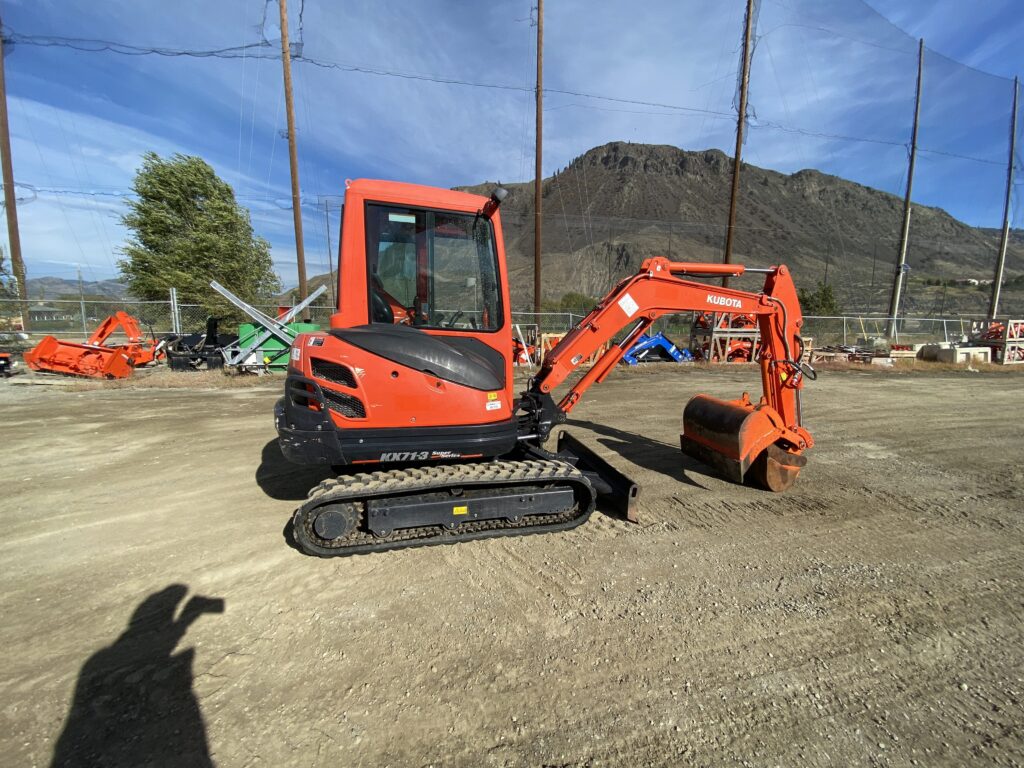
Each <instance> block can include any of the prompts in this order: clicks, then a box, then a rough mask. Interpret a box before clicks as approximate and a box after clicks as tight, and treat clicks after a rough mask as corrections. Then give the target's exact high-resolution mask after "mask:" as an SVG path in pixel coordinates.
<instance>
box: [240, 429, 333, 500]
mask: <svg viewBox="0 0 1024 768" xmlns="http://www.w3.org/2000/svg"><path fill="white" fill-rule="evenodd" d="M328 477H334V472H332V471H331V468H330V467H327V466H319V467H312V466H302V465H300V464H292V463H291V462H290V461H288V459H286V458H285V457H284V454H282V453H281V445H280V443H278V441H277V438H275V439H273V440H271V441H270V442H268V443H267V444H266V445H264V446H263V455H262V458H261V461H260V465H259V467H258V468H257V469H256V482H257V483H258V484H259V486H260V488H262V489H263V492H264V493H265V494H267V496H269V497H270V498H272V499H280V500H282V501H302V500H303V499H305V498H306V495H307V494H308V493H309V492H310V490H311V489H312V488H314V487H315V486H317V485H319V484H320V481H321V480H326V479H327V478H328Z"/></svg>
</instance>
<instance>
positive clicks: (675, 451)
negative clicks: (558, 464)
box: [566, 419, 712, 491]
mask: <svg viewBox="0 0 1024 768" xmlns="http://www.w3.org/2000/svg"><path fill="white" fill-rule="evenodd" d="M566 426H576V427H582V428H583V429H589V430H590V431H592V432H595V433H596V434H598V435H600V437H599V438H598V440H597V442H599V443H600V444H601V445H603V446H605V447H606V448H609V449H611V450H613V451H615V452H616V453H617V454H619V456H621V457H622V458H624V459H626V460H627V461H631V462H632V463H634V464H636V465H637V466H638V467H643V468H644V469H650V470H652V471H654V472H660V473H661V474H663V475H666V476H668V477H671V478H672V479H674V480H678V481H679V482H681V483H686V484H687V485H692V486H694V487H695V488H700V489H701V490H705V491H706V490H707V487H706V486H703V485H701V484H700V483H698V482H697V481H696V480H694V479H693V478H692V477H691V475H699V476H709V477H710V476H712V472H711V470H710V469H709V468H708V467H706V466H704V465H703V464H701V463H700V462H699V461H697V460H696V459H694V458H692V457H690V456H687V455H686V454H685V453H683V452H682V450H681V449H680V448H679V445H678V443H677V444H676V445H669V444H668V443H663V442H661V441H660V440H654V439H653V438H650V437H647V436H646V435H638V434H636V433H635V432H627V431H625V430H622V429H616V428H615V427H609V426H608V425H607V424H596V423H594V422H592V421H581V420H579V419H570V420H569V421H568V422H567V423H566ZM626 474H627V475H628V474H629V473H628V472H627V473H626Z"/></svg>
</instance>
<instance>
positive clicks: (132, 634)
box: [51, 584, 224, 768]
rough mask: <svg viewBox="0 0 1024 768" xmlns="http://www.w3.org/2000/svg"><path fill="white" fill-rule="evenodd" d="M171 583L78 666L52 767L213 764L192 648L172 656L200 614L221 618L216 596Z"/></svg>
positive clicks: (222, 605)
mask: <svg viewBox="0 0 1024 768" xmlns="http://www.w3.org/2000/svg"><path fill="white" fill-rule="evenodd" d="M187 593H188V587H186V586H184V585H183V584H172V585H170V586H168V587H165V588H164V589H162V590H160V591H159V592H154V593H153V594H151V595H150V596H149V597H147V598H146V599H145V600H143V601H142V602H141V603H140V604H139V606H138V607H137V608H136V609H135V612H134V613H133V614H132V616H131V619H130V620H129V621H128V627H127V628H126V629H125V631H124V632H123V633H122V634H121V636H120V637H118V638H117V639H116V640H115V641H114V642H113V643H112V644H111V645H108V646H107V647H106V648H103V649H102V650H100V651H97V652H96V653H95V654H93V655H92V656H91V657H90V658H89V660H88V661H86V662H85V664H84V665H83V666H82V670H81V672H80V673H79V675H78V683H77V684H76V685H75V694H74V698H73V699H72V702H71V710H70V712H69V713H68V718H67V721H66V722H65V723H64V729H63V731H62V732H61V734H60V737H59V738H58V739H57V744H56V746H55V747H54V750H53V762H52V764H51V766H52V768H79V767H81V768H85V766H101V765H102V766H109V767H110V768H129V767H132V768H134V766H142V765H145V766H186V765H187V766H213V760H212V759H211V758H210V750H209V746H208V744H207V741H206V726H205V724H204V722H203V715H202V712H200V710H199V701H198V700H197V699H196V695H195V693H194V692H193V690H192V681H193V679H194V676H193V672H192V660H193V657H194V655H195V651H194V649H192V648H189V649H188V650H185V651H182V652H180V653H178V654H175V653H174V648H175V646H176V645H177V644H178V642H179V641H180V640H181V639H182V638H183V637H184V636H185V633H186V632H187V631H188V628H189V626H190V625H191V624H192V622H194V621H195V620H196V619H198V618H199V617H200V616H202V615H203V614H204V613H223V612H224V601H223V600H221V599H219V598H209V597H203V596H201V595H195V596H193V597H192V598H191V599H190V600H189V601H188V602H187V603H185V605H184V607H183V608H182V609H181V612H180V613H178V615H177V617H175V613H176V612H177V609H178V604H179V603H180V602H181V601H182V600H184V599H185V595H186V594H187Z"/></svg>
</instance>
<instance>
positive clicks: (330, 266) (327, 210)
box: [324, 200, 341, 309]
mask: <svg viewBox="0 0 1024 768" xmlns="http://www.w3.org/2000/svg"><path fill="white" fill-rule="evenodd" d="M324 219H325V220H326V221H327V276H328V278H329V279H330V281H331V303H332V304H333V305H334V309H337V308H338V295H337V293H336V291H337V290H338V286H337V284H336V283H335V282H334V256H333V255H332V254H331V202H330V200H324ZM338 267H339V269H340V268H341V262H340V261H339V263H338Z"/></svg>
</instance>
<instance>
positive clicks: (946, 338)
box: [942, 318, 949, 344]
mask: <svg viewBox="0 0 1024 768" xmlns="http://www.w3.org/2000/svg"><path fill="white" fill-rule="evenodd" d="M942 340H943V341H944V342H946V343H947V344H949V330H948V329H947V328H946V318H942Z"/></svg>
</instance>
